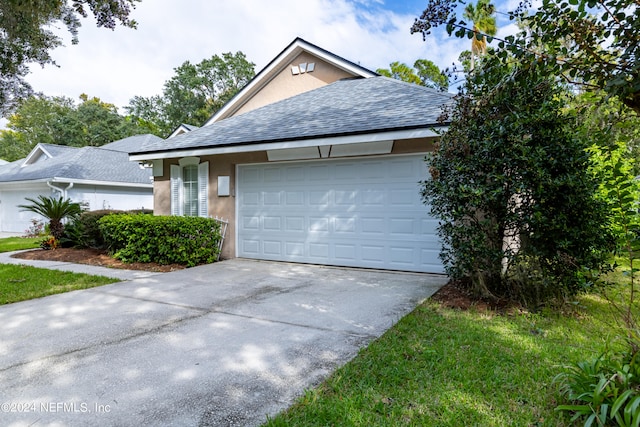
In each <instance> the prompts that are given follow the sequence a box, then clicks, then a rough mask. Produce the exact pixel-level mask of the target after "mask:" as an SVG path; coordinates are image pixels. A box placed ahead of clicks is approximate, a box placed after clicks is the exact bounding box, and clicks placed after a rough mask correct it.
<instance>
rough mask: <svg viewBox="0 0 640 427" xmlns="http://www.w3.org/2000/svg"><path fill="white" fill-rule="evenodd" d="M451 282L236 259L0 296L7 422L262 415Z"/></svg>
mask: <svg viewBox="0 0 640 427" xmlns="http://www.w3.org/2000/svg"><path fill="white" fill-rule="evenodd" d="M445 281H446V279H445V278H444V277H443V276H438V275H428V274H414V273H396V272H381V271H372V270H359V269H345V268H331V267H319V266H308V265H299V264H287V263H274V262H263V261H251V260H243V259H234V260H228V261H224V262H220V263H216V264H211V265H206V266H200V267H195V268H190V269H187V270H181V271H176V272H172V273H165V274H159V275H154V276H150V277H143V278H138V279H134V280H131V281H127V282H121V283H116V284H113V285H108V286H103V287H99V288H93V289H89V290H82V291H75V292H70V293H67V294H60V295H54V296H50V297H46V298H41V299H38V300H32V301H25V302H21V303H16V304H10V305H6V306H0V325H1V328H0V412H2V413H0V419H1V420H2V424H3V425H9V426H22V425H25V426H26V425H29V426H45V425H69V426H76V425H77V426H80V425H82V426H84V425H101V426H109V425H112V426H123V425H140V426H146V425H154V426H161V425H172V426H231V425H236V426H253V425H260V424H261V423H262V422H264V421H265V420H266V416H267V415H274V414H276V413H278V412H279V411H281V410H282V409H284V408H286V407H287V406H289V405H290V404H291V403H292V402H293V400H294V399H295V398H296V397H297V396H299V395H301V394H302V393H303V391H304V390H305V389H307V388H310V387H313V386H315V385H316V384H318V383H319V382H320V381H322V380H323V379H324V378H325V377H326V376H327V375H328V374H329V373H330V372H331V371H332V370H333V369H334V368H336V367H337V366H340V365H342V364H344V363H345V362H347V361H348V360H349V359H351V358H352V357H354V356H355V355H356V354H357V352H358V350H359V349H360V348H362V347H364V346H365V345H367V343H369V342H370V341H371V340H373V339H375V338H376V337H378V336H380V335H381V334H382V333H383V332H384V331H385V330H386V329H388V328H389V327H390V326H391V325H392V324H394V323H395V322H396V321H398V320H399V319H400V318H401V317H402V316H404V315H405V314H407V313H408V312H409V311H411V310H412V309H413V308H414V307H415V306H416V305H417V304H418V303H419V302H420V301H422V300H423V299H425V298H427V297H429V296H430V295H431V294H432V293H433V292H435V291H436V290H437V289H438V288H439V287H440V286H442V285H443V284H444V283H445Z"/></svg>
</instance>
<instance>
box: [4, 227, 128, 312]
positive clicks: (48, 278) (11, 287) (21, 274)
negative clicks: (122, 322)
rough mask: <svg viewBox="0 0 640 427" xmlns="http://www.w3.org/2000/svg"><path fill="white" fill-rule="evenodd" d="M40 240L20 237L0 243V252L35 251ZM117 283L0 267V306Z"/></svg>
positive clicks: (85, 277)
mask: <svg viewBox="0 0 640 427" xmlns="http://www.w3.org/2000/svg"><path fill="white" fill-rule="evenodd" d="M41 240H42V239H41V238H34V239H30V238H29V239H25V238H22V237H9V238H5V239H0V252H8V251H16V250H20V249H33V248H37V247H39V245H40V241H41ZM118 281H119V280H118V279H113V278H109V277H103V276H91V275H88V274H79V273H70V272H67V271H57V270H47V269H44V268H35V267H29V266H23V265H9V264H0V305H1V304H9V303H13V302H18V301H26V300H29V299H33V298H40V297H44V296H47V295H53V294H59V293H63V292H69V291H74V290H77V289H87V288H93V287H95V286H102V285H106V284H109V283H115V282H118Z"/></svg>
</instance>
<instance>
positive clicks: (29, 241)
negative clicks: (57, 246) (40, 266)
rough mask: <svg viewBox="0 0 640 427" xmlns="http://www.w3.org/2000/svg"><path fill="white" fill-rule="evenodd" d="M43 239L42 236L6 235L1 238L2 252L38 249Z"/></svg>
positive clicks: (0, 249)
mask: <svg viewBox="0 0 640 427" xmlns="http://www.w3.org/2000/svg"><path fill="white" fill-rule="evenodd" d="M41 241H42V237H6V238H4V239H0V252H12V251H19V250H22V249H36V248H39V247H40V242H41Z"/></svg>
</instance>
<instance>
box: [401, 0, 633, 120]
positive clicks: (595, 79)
mask: <svg viewBox="0 0 640 427" xmlns="http://www.w3.org/2000/svg"><path fill="white" fill-rule="evenodd" d="M465 4H466V2H464V1H463V0H429V2H428V3H427V7H426V9H425V10H424V11H423V13H422V14H421V15H420V17H419V18H416V20H415V22H414V24H413V26H412V27H411V32H412V33H421V34H422V35H423V38H425V40H426V39H427V36H428V35H429V34H431V32H432V31H433V29H434V28H436V27H439V26H445V27H446V30H447V32H448V33H449V34H450V35H451V34H455V35H456V36H458V37H465V36H466V37H469V38H471V37H474V34H475V37H483V36H488V34H482V33H481V32H475V33H474V28H473V27H472V26H470V25H468V24H467V23H466V22H465V21H464V19H463V18H464V17H463V16H458V13H457V11H456V8H457V6H459V5H465ZM508 15H509V17H510V18H511V19H512V20H518V21H519V22H521V23H522V28H523V30H522V31H520V32H519V33H518V34H516V35H514V36H507V37H505V38H504V39H502V40H499V43H498V47H499V49H498V50H497V51H496V55H498V56H500V57H501V58H503V60H504V62H507V61H509V60H511V59H512V58H516V59H517V60H518V61H520V62H521V63H523V64H529V65H530V66H532V65H533V64H544V65H545V71H544V72H545V73H547V74H548V75H554V76H561V77H562V78H564V79H565V80H566V81H567V82H570V83H573V84H578V85H581V86H584V87H588V88H589V87H590V88H598V89H603V90H604V91H606V92H607V93H608V94H609V95H612V96H617V97H619V98H620V100H621V101H622V102H623V103H624V104H625V105H626V106H627V107H629V108H631V109H632V110H633V111H635V112H636V113H640V4H639V3H638V1H637V0H568V1H564V0H543V1H542V5H541V6H540V7H539V8H538V9H533V8H532V3H531V0H525V1H523V2H521V3H520V5H519V6H518V7H517V8H516V9H514V10H512V11H509V12H508ZM492 39H493V38H492V37H487V40H488V41H491V40H492ZM541 46H544V49H540V47H541Z"/></svg>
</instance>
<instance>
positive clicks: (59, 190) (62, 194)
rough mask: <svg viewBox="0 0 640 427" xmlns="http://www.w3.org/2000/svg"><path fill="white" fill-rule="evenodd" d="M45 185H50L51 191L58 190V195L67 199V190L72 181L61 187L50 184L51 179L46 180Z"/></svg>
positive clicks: (71, 186) (71, 185) (70, 187)
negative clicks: (63, 187)
mask: <svg viewBox="0 0 640 427" xmlns="http://www.w3.org/2000/svg"><path fill="white" fill-rule="evenodd" d="M47 186H48V187H50V188H51V189H52V190H53V191H58V192H59V193H60V197H62V198H63V199H67V191H69V190H71V189H72V188H73V182H70V183H69V185H68V186H67V188H65V189H62V188H58V187H56V186H54V185H53V184H51V181H47Z"/></svg>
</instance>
